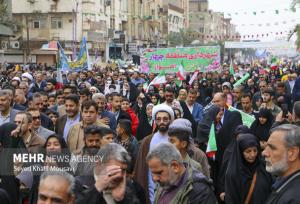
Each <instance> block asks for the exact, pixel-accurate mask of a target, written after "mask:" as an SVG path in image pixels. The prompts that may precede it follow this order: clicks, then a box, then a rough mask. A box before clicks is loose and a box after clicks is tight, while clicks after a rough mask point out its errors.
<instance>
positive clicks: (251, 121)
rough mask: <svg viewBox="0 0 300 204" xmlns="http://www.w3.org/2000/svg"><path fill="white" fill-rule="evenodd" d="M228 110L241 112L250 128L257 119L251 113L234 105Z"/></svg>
mask: <svg viewBox="0 0 300 204" xmlns="http://www.w3.org/2000/svg"><path fill="white" fill-rule="evenodd" d="M228 110H230V111H238V112H240V114H241V116H242V121H243V125H246V126H247V127H249V128H250V127H251V125H252V123H253V122H254V121H255V117H254V116H251V115H249V114H247V113H245V112H243V111H241V110H238V109H236V108H234V107H232V106H230V107H229V108H228Z"/></svg>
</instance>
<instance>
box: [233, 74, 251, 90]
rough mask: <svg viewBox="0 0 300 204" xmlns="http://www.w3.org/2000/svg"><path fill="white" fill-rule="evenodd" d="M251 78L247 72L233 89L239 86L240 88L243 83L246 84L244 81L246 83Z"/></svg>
mask: <svg viewBox="0 0 300 204" xmlns="http://www.w3.org/2000/svg"><path fill="white" fill-rule="evenodd" d="M249 77H250V75H249V73H248V72H247V73H246V74H245V75H244V76H243V77H242V78H241V79H240V80H238V81H237V82H235V83H234V84H233V87H234V88H236V87H238V86H240V85H241V84H242V83H244V81H246V80H247V79H248V78H249Z"/></svg>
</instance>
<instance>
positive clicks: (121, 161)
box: [75, 143, 146, 204]
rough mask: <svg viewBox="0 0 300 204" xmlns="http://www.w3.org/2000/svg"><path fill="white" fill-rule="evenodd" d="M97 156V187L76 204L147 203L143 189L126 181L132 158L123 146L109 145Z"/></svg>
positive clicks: (95, 170)
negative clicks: (128, 166)
mask: <svg viewBox="0 0 300 204" xmlns="http://www.w3.org/2000/svg"><path fill="white" fill-rule="evenodd" d="M97 156H99V158H100V161H99V162H98V163H96V166H95V167H94V177H95V180H96V182H95V185H94V186H93V187H91V188H89V189H88V190H86V191H84V192H83V193H82V195H81V196H80V197H79V198H78V199H77V200H76V202H75V203H76V204H87V203H89V204H97V203H103V204H105V203H132V204H138V203H141V204H142V203H146V199H145V193H144V191H143V190H141V189H142V188H141V187H140V186H139V185H138V184H136V183H135V182H134V181H132V180H131V181H129V180H128V179H126V169H127V164H128V163H129V162H130V156H129V154H128V153H127V152H126V150H125V149H124V148H123V147H122V146H121V145H118V144H114V143H111V144H107V145H106V146H104V147H103V148H101V149H100V151H99V152H98V154H97Z"/></svg>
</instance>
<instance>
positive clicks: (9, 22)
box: [0, 0, 21, 29]
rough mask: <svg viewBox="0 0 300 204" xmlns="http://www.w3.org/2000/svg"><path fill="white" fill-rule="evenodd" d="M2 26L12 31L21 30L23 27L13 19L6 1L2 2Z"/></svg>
mask: <svg viewBox="0 0 300 204" xmlns="http://www.w3.org/2000/svg"><path fill="white" fill-rule="evenodd" d="M0 24H3V25H5V26H8V27H10V28H12V29H15V28H16V27H17V28H19V27H20V26H21V25H20V24H19V23H17V21H16V20H14V19H13V18H11V15H10V14H9V11H8V7H7V4H6V1H5V0H0Z"/></svg>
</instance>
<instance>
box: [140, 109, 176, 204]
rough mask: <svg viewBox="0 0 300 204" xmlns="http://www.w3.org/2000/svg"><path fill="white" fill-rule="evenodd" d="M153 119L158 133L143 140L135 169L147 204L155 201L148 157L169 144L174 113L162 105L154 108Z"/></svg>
mask: <svg viewBox="0 0 300 204" xmlns="http://www.w3.org/2000/svg"><path fill="white" fill-rule="evenodd" d="M152 118H153V119H154V121H155V124H156V129H157V132H155V133H153V134H151V135H149V136H147V137H145V138H144V139H143V140H142V143H141V146H140V149H139V152H138V155H137V160H136V164H135V169H134V178H135V179H136V181H137V182H139V183H140V184H141V185H142V186H143V188H144V190H145V191H146V192H147V194H146V196H147V204H149V203H153V201H154V189H155V184H154V182H153V180H152V175H151V173H150V171H149V167H148V165H147V163H146V156H147V154H148V152H149V151H150V150H152V149H153V148H154V147H155V146H156V145H158V144H160V143H163V142H168V139H169V135H168V129H169V125H170V124H171V122H172V121H173V120H174V111H173V109H172V108H171V107H170V106H168V105H166V104H160V105H157V106H154V107H153V110H152ZM150 201H151V202H150Z"/></svg>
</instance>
